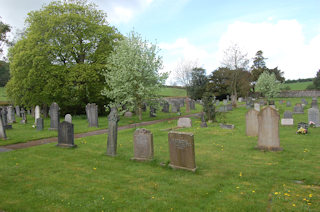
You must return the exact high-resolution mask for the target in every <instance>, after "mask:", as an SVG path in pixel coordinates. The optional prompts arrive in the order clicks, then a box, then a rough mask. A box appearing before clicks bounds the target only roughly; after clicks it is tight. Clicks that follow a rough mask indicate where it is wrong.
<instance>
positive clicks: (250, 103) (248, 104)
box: [246, 97, 253, 109]
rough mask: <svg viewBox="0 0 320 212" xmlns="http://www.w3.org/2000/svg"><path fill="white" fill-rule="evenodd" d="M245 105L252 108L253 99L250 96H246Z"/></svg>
mask: <svg viewBox="0 0 320 212" xmlns="http://www.w3.org/2000/svg"><path fill="white" fill-rule="evenodd" d="M246 107H247V109H249V108H252V107H253V101H252V98H250V97H248V98H247V101H246Z"/></svg>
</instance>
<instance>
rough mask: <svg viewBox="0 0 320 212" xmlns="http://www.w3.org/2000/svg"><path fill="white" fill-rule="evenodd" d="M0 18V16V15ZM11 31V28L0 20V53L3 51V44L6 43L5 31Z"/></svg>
mask: <svg viewBox="0 0 320 212" xmlns="http://www.w3.org/2000/svg"><path fill="white" fill-rule="evenodd" d="M0 18H1V17H0ZM10 31H11V28H10V26H9V25H8V24H5V23H3V22H2V21H1V20H0V55H1V54H2V51H3V49H2V48H3V45H4V44H6V43H8V42H9V41H8V39H7V33H8V32H10Z"/></svg>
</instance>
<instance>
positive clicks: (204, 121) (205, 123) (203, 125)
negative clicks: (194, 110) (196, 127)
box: [200, 113, 208, 127]
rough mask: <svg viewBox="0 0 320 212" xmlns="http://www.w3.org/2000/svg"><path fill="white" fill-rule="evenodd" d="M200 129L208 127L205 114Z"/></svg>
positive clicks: (202, 115) (202, 116)
mask: <svg viewBox="0 0 320 212" xmlns="http://www.w3.org/2000/svg"><path fill="white" fill-rule="evenodd" d="M200 127H208V125H207V122H206V119H205V118H204V114H203V113H202V114H201V124H200Z"/></svg>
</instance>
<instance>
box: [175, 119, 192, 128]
mask: <svg viewBox="0 0 320 212" xmlns="http://www.w3.org/2000/svg"><path fill="white" fill-rule="evenodd" d="M178 127H192V121H191V119H190V118H179V119H178Z"/></svg>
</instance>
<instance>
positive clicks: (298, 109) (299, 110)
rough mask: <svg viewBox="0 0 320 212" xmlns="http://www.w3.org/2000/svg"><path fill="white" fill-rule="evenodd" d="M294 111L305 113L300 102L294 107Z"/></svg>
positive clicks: (295, 112)
mask: <svg viewBox="0 0 320 212" xmlns="http://www.w3.org/2000/svg"><path fill="white" fill-rule="evenodd" d="M293 113H294V114H304V112H303V107H302V105H301V104H300V103H297V104H296V105H295V106H294V108H293Z"/></svg>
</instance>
